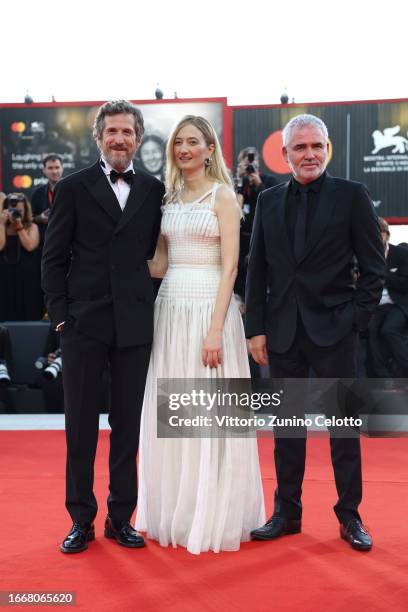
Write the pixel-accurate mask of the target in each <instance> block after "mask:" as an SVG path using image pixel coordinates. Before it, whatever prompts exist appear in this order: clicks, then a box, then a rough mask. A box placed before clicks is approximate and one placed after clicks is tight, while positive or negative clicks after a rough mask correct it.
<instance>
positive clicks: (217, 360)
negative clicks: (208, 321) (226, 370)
mask: <svg viewBox="0 0 408 612" xmlns="http://www.w3.org/2000/svg"><path fill="white" fill-rule="evenodd" d="M202 359H203V364H204V365H205V366H209V367H210V368H217V367H218V366H219V365H221V364H222V331H221V330H214V329H210V331H209V332H208V334H207V337H206V339H205V340H204V344H203V350H202Z"/></svg>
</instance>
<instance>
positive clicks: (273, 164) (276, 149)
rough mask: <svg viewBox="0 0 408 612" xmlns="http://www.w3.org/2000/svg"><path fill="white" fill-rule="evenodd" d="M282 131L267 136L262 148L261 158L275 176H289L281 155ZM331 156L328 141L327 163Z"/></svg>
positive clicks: (331, 149) (331, 152) (331, 148)
mask: <svg viewBox="0 0 408 612" xmlns="http://www.w3.org/2000/svg"><path fill="white" fill-rule="evenodd" d="M282 146H283V140H282V130H277V131H276V132H272V134H269V136H268V137H267V139H266V140H265V142H264V144H263V147H262V157H263V160H264V163H265V166H267V168H269V170H272V172H275V174H290V168H289V166H288V164H287V163H286V161H285V159H284V158H283V154H282ZM332 155H333V147H332V143H331V140H330V139H329V162H330V160H331V158H332Z"/></svg>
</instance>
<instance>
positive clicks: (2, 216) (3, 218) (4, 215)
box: [0, 208, 10, 225]
mask: <svg viewBox="0 0 408 612" xmlns="http://www.w3.org/2000/svg"><path fill="white" fill-rule="evenodd" d="M9 219H10V214H9V211H8V210H7V208H6V210H2V211H1V212H0V223H2V225H6V223H7V221H8V220H9Z"/></svg>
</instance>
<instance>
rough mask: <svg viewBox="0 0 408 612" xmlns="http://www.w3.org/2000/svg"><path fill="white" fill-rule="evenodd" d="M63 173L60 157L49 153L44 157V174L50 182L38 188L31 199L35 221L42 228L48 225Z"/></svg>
mask: <svg viewBox="0 0 408 612" xmlns="http://www.w3.org/2000/svg"><path fill="white" fill-rule="evenodd" d="M63 172H64V166H63V163H62V157H60V155H57V154H56V153H49V154H48V155H46V156H45V157H44V159H43V173H44V176H45V177H46V178H47V179H48V182H47V183H46V185H41V187H38V189H36V190H35V191H34V193H33V195H32V198H31V208H32V211H33V216H34V221H35V222H36V223H38V225H40V226H41V225H43V224H47V223H48V215H49V211H50V209H51V206H52V203H53V200H54V193H55V187H56V186H57V183H58V181H59V180H60V179H61V177H62V174H63Z"/></svg>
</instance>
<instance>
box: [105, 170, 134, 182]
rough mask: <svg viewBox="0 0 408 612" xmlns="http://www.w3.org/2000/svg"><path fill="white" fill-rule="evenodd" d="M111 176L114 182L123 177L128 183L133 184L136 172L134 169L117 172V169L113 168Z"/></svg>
mask: <svg viewBox="0 0 408 612" xmlns="http://www.w3.org/2000/svg"><path fill="white" fill-rule="evenodd" d="M109 176H110V180H111V181H112V183H116V181H117V180H118V179H120V178H121V179H123V180H124V181H126V182H127V184H128V185H131V184H132V183H133V177H134V174H133V170H128V171H127V172H116V170H111V171H110V175H109Z"/></svg>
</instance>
